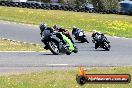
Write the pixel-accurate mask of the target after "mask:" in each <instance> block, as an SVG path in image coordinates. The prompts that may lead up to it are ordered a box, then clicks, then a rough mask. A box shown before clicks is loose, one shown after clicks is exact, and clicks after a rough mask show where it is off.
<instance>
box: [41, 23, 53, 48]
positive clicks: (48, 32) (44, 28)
mask: <svg viewBox="0 0 132 88" xmlns="http://www.w3.org/2000/svg"><path fill="white" fill-rule="evenodd" d="M39 28H40V31H41V33H40V35H41V37H42V39H41V41H42V42H44V44H45V47H44V49H48V47H47V42H45V41H46V38H45V37H43V35H45V36H49V35H51V34H52V33H53V32H54V31H53V29H52V28H51V27H47V24H46V23H41V24H40V25H39ZM44 38H45V39H44Z"/></svg>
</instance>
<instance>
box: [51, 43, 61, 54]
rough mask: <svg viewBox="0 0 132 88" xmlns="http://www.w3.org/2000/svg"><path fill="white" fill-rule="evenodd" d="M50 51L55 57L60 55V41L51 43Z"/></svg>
mask: <svg viewBox="0 0 132 88" xmlns="http://www.w3.org/2000/svg"><path fill="white" fill-rule="evenodd" d="M48 46H49V50H50V51H51V52H52V53H53V54H54V55H59V54H60V51H59V42H58V41H50V42H49V43H48Z"/></svg>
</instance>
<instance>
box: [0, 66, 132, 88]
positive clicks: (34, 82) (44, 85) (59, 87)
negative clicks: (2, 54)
mask: <svg viewBox="0 0 132 88" xmlns="http://www.w3.org/2000/svg"><path fill="white" fill-rule="evenodd" d="M131 69H132V67H117V68H91V69H89V70H88V72H87V73H94V74H95V73H102V74H106V73H107V74H121V73H123V74H126V73H127V74H128V73H129V74H130V75H132V71H131ZM75 77H76V71H75V70H68V69H67V70H65V71H61V70H59V71H54V70H53V71H51V70H50V71H48V70H47V71H44V72H39V73H30V74H21V75H11V76H1V77H0V88H132V82H131V83H130V84H85V85H83V86H80V85H79V84H77V83H76V80H75Z"/></svg>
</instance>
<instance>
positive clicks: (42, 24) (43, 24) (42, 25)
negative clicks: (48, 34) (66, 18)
mask: <svg viewBox="0 0 132 88" xmlns="http://www.w3.org/2000/svg"><path fill="white" fill-rule="evenodd" d="M46 27H47V24H45V23H41V24H40V25H39V28H40V30H41V31H43V30H44V29H45V28H46Z"/></svg>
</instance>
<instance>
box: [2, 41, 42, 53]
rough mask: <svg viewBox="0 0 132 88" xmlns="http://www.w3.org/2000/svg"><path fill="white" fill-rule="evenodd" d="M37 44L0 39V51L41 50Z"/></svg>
mask: <svg viewBox="0 0 132 88" xmlns="http://www.w3.org/2000/svg"><path fill="white" fill-rule="evenodd" d="M43 50H44V49H43V47H42V46H39V45H31V44H24V43H18V42H13V41H9V40H2V39H0V51H43Z"/></svg>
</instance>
